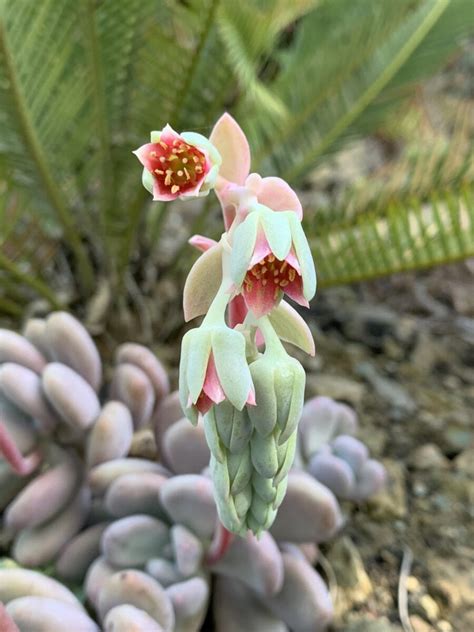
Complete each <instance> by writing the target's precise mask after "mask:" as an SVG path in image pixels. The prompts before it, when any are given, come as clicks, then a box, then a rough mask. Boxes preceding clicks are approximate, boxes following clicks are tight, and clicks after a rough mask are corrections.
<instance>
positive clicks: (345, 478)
mask: <svg viewBox="0 0 474 632" xmlns="http://www.w3.org/2000/svg"><path fill="white" fill-rule="evenodd" d="M308 471H309V473H310V474H311V475H312V476H314V478H315V479H316V480H318V481H319V482H320V483H322V484H323V485H326V487H328V488H329V489H330V490H331V491H332V492H333V493H334V494H335V495H336V496H337V497H338V498H349V496H350V495H351V492H352V489H353V488H354V485H355V477H354V472H353V471H352V469H351V467H350V465H349V464H348V463H347V462H346V461H343V460H342V459H341V458H339V457H338V456H335V455H334V454H330V453H325V452H316V454H314V455H313V456H312V457H311V460H310V462H309V465H308Z"/></svg>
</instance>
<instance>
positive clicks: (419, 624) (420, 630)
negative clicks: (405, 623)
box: [410, 614, 434, 632]
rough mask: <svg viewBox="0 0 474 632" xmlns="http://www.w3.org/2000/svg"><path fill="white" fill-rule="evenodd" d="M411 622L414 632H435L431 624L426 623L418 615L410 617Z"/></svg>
mask: <svg viewBox="0 0 474 632" xmlns="http://www.w3.org/2000/svg"><path fill="white" fill-rule="evenodd" d="M410 622H411V625H412V628H413V632H434V628H432V627H431V625H430V624H429V623H426V621H425V620H424V619H422V618H421V617H419V616H418V615H417V614H414V615H413V616H412V617H410Z"/></svg>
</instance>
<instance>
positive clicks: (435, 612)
mask: <svg viewBox="0 0 474 632" xmlns="http://www.w3.org/2000/svg"><path fill="white" fill-rule="evenodd" d="M419 604H420V607H421V608H422V610H423V612H424V613H425V615H426V617H427V618H428V619H429V620H430V621H436V620H437V619H438V618H439V606H438V604H437V603H436V601H435V600H434V599H433V597H431V595H423V597H421V598H420V600H419Z"/></svg>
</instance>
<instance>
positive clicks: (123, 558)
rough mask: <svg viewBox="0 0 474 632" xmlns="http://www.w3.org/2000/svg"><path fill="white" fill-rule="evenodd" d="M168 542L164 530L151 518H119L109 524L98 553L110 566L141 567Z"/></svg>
mask: <svg viewBox="0 0 474 632" xmlns="http://www.w3.org/2000/svg"><path fill="white" fill-rule="evenodd" d="M168 540H169V531H168V527H167V526H166V525H165V524H164V523H163V522H161V521H160V520H157V519H156V518H153V517H152V516H146V515H136V516H128V517H127V518H121V519H120V520H117V521H116V522H113V523H112V524H111V525H109V526H108V527H107V528H106V529H105V531H104V533H103V534H102V539H101V550H102V554H103V556H104V557H105V559H106V560H107V562H109V564H112V565H113V566H116V567H118V568H126V567H133V566H144V565H145V564H146V562H147V560H149V559H150V558H152V557H157V556H158V555H159V554H160V553H161V551H162V549H163V546H164V545H165V544H166V543H167V542H168Z"/></svg>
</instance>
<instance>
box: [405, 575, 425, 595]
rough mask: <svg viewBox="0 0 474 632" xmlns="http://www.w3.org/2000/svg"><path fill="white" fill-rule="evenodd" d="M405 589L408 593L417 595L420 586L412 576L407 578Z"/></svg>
mask: <svg viewBox="0 0 474 632" xmlns="http://www.w3.org/2000/svg"><path fill="white" fill-rule="evenodd" d="M405 587H406V589H407V590H408V592H409V593H417V592H420V590H421V584H420V582H419V581H418V579H417V578H416V577H415V576H414V575H409V576H408V577H407V580H406V582H405Z"/></svg>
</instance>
